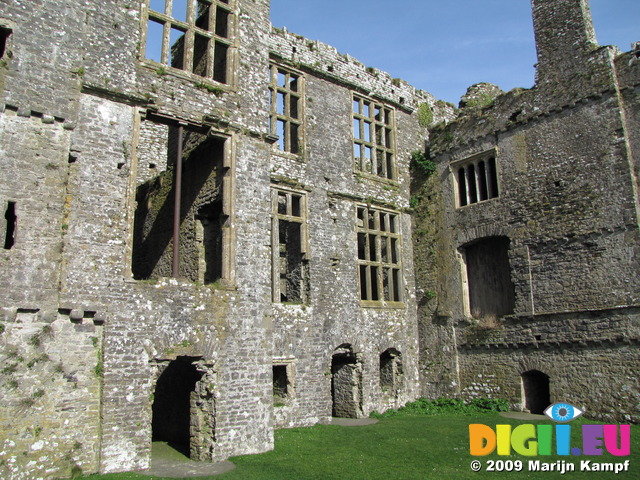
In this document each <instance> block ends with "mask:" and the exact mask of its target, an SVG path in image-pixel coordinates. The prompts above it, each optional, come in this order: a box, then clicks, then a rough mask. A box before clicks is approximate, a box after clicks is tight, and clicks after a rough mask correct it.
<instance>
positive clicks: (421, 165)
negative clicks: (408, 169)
mask: <svg viewBox="0 0 640 480" xmlns="http://www.w3.org/2000/svg"><path fill="white" fill-rule="evenodd" d="M411 166H412V167H413V168H415V169H417V170H419V171H421V172H422V173H423V174H424V175H426V176H427V177H430V176H431V175H433V174H434V173H435V171H436V164H435V163H434V162H433V160H431V159H429V158H427V155H426V153H424V152H423V151H421V150H416V151H415V152H412V153H411Z"/></svg>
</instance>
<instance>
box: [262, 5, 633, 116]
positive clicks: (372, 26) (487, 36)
mask: <svg viewBox="0 0 640 480" xmlns="http://www.w3.org/2000/svg"><path fill="white" fill-rule="evenodd" d="M590 3H591V12H592V16H593V21H594V24H595V28H596V35H597V38H598V43H600V44H601V45H617V46H618V47H620V49H621V50H622V51H628V50H630V46H631V42H634V41H640V0H591V2H590ZM271 22H272V23H273V25H274V26H276V27H280V28H282V27H285V26H286V27H287V29H288V30H289V31H290V32H293V33H297V34H299V35H303V36H305V37H307V38H309V39H311V40H319V41H321V42H324V43H328V44H329V45H332V46H334V47H336V48H337V49H338V51H339V52H340V53H348V54H350V55H352V56H353V57H355V58H357V59H358V60H360V61H361V62H362V63H364V64H365V65H367V66H369V67H376V68H379V69H381V70H384V71H387V72H389V73H390V74H391V75H392V76H393V77H399V78H402V79H404V80H406V81H408V82H409V83H410V84H412V85H414V86H415V87H417V88H421V89H423V90H426V91H428V92H429V93H431V94H433V95H434V96H435V97H436V98H438V99H442V100H447V101H449V102H452V103H454V104H456V105H457V104H458V101H459V100H460V97H461V96H462V95H463V94H464V93H465V92H466V90H467V87H468V86H470V85H472V84H474V83H478V82H490V83H494V84H496V85H498V86H499V87H500V88H502V89H503V90H510V89H512V88H515V87H524V88H529V87H531V86H532V85H533V78H534V68H533V66H534V64H535V63H536V52H535V44H534V38H533V25H532V20H531V4H530V1H529V0H453V1H450V2H447V1H446V0H395V1H393V2H392V1H389V0H366V1H365V0H271Z"/></svg>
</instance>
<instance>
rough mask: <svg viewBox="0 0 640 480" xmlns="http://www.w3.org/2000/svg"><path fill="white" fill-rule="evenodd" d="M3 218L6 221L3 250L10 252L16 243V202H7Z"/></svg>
mask: <svg viewBox="0 0 640 480" xmlns="http://www.w3.org/2000/svg"><path fill="white" fill-rule="evenodd" d="M4 218H5V220H6V221H7V227H6V229H5V235H4V249H5V250H11V248H13V245H14V244H15V242H16V238H15V237H16V228H17V225H18V216H17V215H16V202H7V209H6V210H5V212H4Z"/></svg>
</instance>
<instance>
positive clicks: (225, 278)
mask: <svg viewBox="0 0 640 480" xmlns="http://www.w3.org/2000/svg"><path fill="white" fill-rule="evenodd" d="M142 122H152V123H155V124H159V125H166V126H174V127H175V126H182V127H188V128H190V129H194V130H208V136H209V137H215V138H217V139H219V140H221V141H223V142H224V146H223V158H222V169H223V176H222V213H223V214H224V216H225V217H226V220H225V225H224V226H223V228H222V264H221V277H220V280H219V282H214V283H211V284H210V285H215V286H216V287H221V288H234V287H235V281H236V270H235V258H236V220H235V196H234V195H233V192H234V191H235V177H236V162H235V158H236V143H237V134H229V133H227V132H222V131H219V130H216V129H215V128H212V127H211V126H209V125H206V124H204V125H203V124H196V123H191V122H186V121H181V120H178V119H176V118H175V117H173V116H165V115H163V114H160V113H152V112H149V111H146V110H139V112H138V115H136V118H135V126H134V131H135V135H134V139H133V142H132V145H133V148H132V165H131V171H132V172H137V170H138V168H139V167H140V165H139V161H138V160H139V159H138V154H137V150H138V147H139V140H140V128H141V123H142ZM136 181H137V174H136V173H133V174H132V175H130V178H129V188H130V190H131V191H132V192H135V191H136V187H137V185H136ZM127 208H128V215H129V217H130V218H131V219H133V218H134V217H135V210H136V198H135V194H134V195H132V198H131V200H130V201H129V205H128V207H127ZM129 227H130V228H129V230H130V232H129V239H128V245H127V249H126V261H125V265H126V273H125V275H127V276H128V279H129V281H132V282H139V281H140V280H136V279H134V275H133V256H132V251H133V244H134V225H133V221H131V222H130V226H129ZM143 281H144V280H143Z"/></svg>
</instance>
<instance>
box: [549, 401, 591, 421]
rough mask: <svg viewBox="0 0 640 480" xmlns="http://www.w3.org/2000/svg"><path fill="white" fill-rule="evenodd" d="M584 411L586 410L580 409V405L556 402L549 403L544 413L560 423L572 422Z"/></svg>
mask: <svg viewBox="0 0 640 480" xmlns="http://www.w3.org/2000/svg"><path fill="white" fill-rule="evenodd" d="M583 413H584V411H582V410H580V409H579V408H578V407H574V406H573V405H569V404H568V403H554V404H553V405H549V406H548V407H547V409H546V410H545V411H544V414H545V415H546V416H547V417H549V418H550V419H551V420H553V421H554V422H559V423H565V422H570V421H571V420H575V419H576V418H578V417H579V416H580V415H582V414H583Z"/></svg>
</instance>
